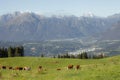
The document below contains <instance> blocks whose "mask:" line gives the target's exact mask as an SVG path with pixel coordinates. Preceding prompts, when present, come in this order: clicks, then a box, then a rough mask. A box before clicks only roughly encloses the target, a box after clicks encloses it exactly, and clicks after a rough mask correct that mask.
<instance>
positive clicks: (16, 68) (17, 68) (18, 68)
mask: <svg viewBox="0 0 120 80" xmlns="http://www.w3.org/2000/svg"><path fill="white" fill-rule="evenodd" d="M14 70H20V71H21V70H23V67H15V68H14Z"/></svg>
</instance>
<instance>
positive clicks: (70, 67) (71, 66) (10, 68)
mask: <svg viewBox="0 0 120 80" xmlns="http://www.w3.org/2000/svg"><path fill="white" fill-rule="evenodd" d="M73 68H75V69H76V70H78V69H80V65H76V66H74V65H68V66H67V69H73ZM0 69H3V70H7V69H8V70H18V71H22V70H26V71H30V70H31V67H26V66H25V67H19V66H16V67H12V66H0ZM42 70H43V67H42V66H38V71H42ZM45 70H46V69H45ZM56 70H57V71H60V70H62V69H61V68H57V69H56Z"/></svg>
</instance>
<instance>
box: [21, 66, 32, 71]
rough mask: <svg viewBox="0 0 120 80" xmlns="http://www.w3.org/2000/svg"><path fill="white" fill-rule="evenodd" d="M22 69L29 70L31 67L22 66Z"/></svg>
mask: <svg viewBox="0 0 120 80" xmlns="http://www.w3.org/2000/svg"><path fill="white" fill-rule="evenodd" d="M23 70H26V71H30V70H31V68H30V67H24V68H23Z"/></svg>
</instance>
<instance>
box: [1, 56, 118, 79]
mask: <svg viewBox="0 0 120 80" xmlns="http://www.w3.org/2000/svg"><path fill="white" fill-rule="evenodd" d="M69 64H73V65H74V66H75V65H80V67H81V68H80V69H79V70H76V69H71V70H68V69H67V66H68V65H69ZM0 65H5V66H12V67H16V66H21V67H24V66H28V67H31V70H30V71H24V70H23V71H17V70H8V69H6V70H3V69H0V80H120V56H115V57H110V58H104V59H82V60H81V59H58V58H39V57H14V58H0ZM40 65H41V66H42V67H43V69H42V70H41V71H38V66H40ZM58 68H59V69H61V70H59V71H58V70H57V69H58Z"/></svg>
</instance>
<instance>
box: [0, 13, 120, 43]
mask: <svg viewBox="0 0 120 80" xmlns="http://www.w3.org/2000/svg"><path fill="white" fill-rule="evenodd" d="M119 22H120V14H115V15H112V16H108V17H98V16H90V17H89V16H80V17H76V16H73V15H71V16H51V17H46V16H44V15H39V14H36V13H29V12H24V13H21V12H14V13H11V14H4V15H1V16H0V40H3V41H4V40H6V41H29V40H33V41H41V40H54V39H71V38H83V37H97V38H98V37H102V39H120V35H119V33H120V27H119V26H120V23H119Z"/></svg>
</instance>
